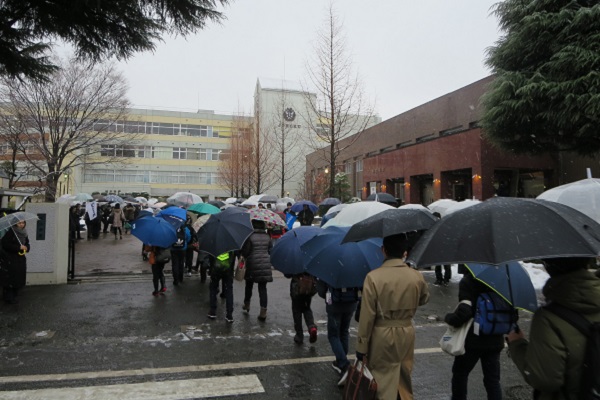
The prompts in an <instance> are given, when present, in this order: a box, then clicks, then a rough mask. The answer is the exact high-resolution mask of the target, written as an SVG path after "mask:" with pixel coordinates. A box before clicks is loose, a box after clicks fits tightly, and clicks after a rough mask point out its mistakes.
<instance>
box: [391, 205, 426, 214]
mask: <svg viewBox="0 0 600 400" xmlns="http://www.w3.org/2000/svg"><path fill="white" fill-rule="evenodd" d="M398 208H404V209H408V210H423V211H428V212H432V211H431V210H430V209H429V208H427V207H425V206H424V205H422V204H405V205H403V206H400V207H398Z"/></svg>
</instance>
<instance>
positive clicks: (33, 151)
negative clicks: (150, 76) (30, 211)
mask: <svg viewBox="0 0 600 400" xmlns="http://www.w3.org/2000/svg"><path fill="white" fill-rule="evenodd" d="M58 63H59V64H61V65H60V69H58V70H57V71H56V72H54V73H53V74H52V75H51V78H50V79H49V80H48V81H47V82H40V81H39V80H38V81H36V80H23V81H20V80H15V79H10V78H3V79H2V86H1V87H0V100H1V101H2V103H0V114H1V117H0V124H2V125H3V129H4V130H6V129H7V127H10V125H11V124H13V125H14V127H15V128H14V129H18V130H19V132H18V134H17V135H16V136H15V138H16V139H17V143H16V145H17V146H18V148H19V150H20V158H21V159H22V160H23V161H24V162H27V163H28V164H29V165H30V166H31V167H32V168H34V169H35V170H36V174H37V176H38V177H39V180H40V183H41V184H42V185H43V186H44V187H45V199H46V201H54V199H55V195H56V188H57V184H58V181H59V178H60V176H61V174H62V173H63V172H64V171H65V170H67V169H69V168H73V167H76V166H78V165H81V164H83V163H84V162H85V163H87V164H91V163H92V164H93V163H100V162H102V163H106V162H115V161H117V159H116V158H115V159H113V158H111V157H109V158H104V159H100V158H96V161H94V157H93V156H94V155H104V154H102V153H101V151H102V146H103V145H112V146H115V145H116V146H119V145H121V146H122V145H124V144H125V143H127V144H131V143H132V141H133V140H135V139H136V137H135V134H131V133H124V130H123V128H121V129H116V126H115V125H116V124H115V122H116V121H119V122H123V120H125V119H126V115H127V107H128V105H129V102H128V100H127V99H126V97H125V95H126V91H127V85H126V82H125V79H124V78H123V76H122V75H121V74H120V73H119V72H117V71H116V70H115V69H114V67H113V66H111V65H108V64H101V65H96V66H91V65H85V64H82V63H80V62H77V61H74V60H68V61H64V60H58ZM15 121H16V123H15ZM10 129H12V128H10ZM119 130H120V132H119ZM0 139H6V137H4V138H0ZM120 161H121V162H122V161H123V160H122V159H121V160H120Z"/></svg>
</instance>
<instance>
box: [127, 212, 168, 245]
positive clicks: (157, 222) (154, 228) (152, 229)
mask: <svg viewBox="0 0 600 400" xmlns="http://www.w3.org/2000/svg"><path fill="white" fill-rule="evenodd" d="M131 234H132V235H133V236H135V237H136V238H138V239H140V240H141V241H142V243H144V244H149V245H151V246H159V247H164V248H168V247H171V245H172V244H173V243H175V242H176V241H177V233H175V228H174V227H173V226H172V225H171V224H170V223H168V222H167V221H165V220H164V219H162V218H156V217H151V216H148V217H143V218H140V219H136V220H135V221H133V222H132V223H131Z"/></svg>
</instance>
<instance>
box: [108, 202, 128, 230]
mask: <svg viewBox="0 0 600 400" xmlns="http://www.w3.org/2000/svg"><path fill="white" fill-rule="evenodd" d="M111 222H112V230H113V232H114V233H115V239H117V232H118V233H119V237H120V238H121V239H123V232H122V230H121V228H123V223H124V222H125V214H124V213H123V210H121V205H120V204H119V203H117V204H115V208H114V209H113V212H112V218H111Z"/></svg>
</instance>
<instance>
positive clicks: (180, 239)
mask: <svg viewBox="0 0 600 400" xmlns="http://www.w3.org/2000/svg"><path fill="white" fill-rule="evenodd" d="M184 246H185V226H182V227H180V228H177V241H176V242H175V243H173V245H172V246H171V247H172V248H174V249H183V247H184Z"/></svg>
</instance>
